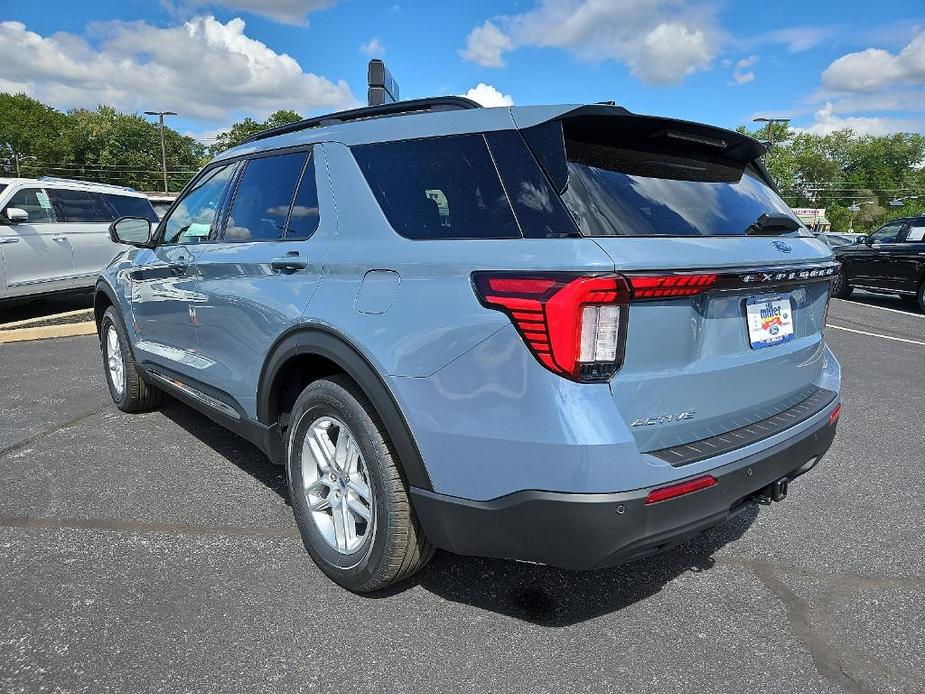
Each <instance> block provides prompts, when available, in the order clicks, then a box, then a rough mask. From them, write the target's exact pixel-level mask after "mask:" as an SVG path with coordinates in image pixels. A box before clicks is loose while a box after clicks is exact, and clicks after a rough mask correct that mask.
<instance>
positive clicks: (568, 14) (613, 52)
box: [460, 0, 722, 84]
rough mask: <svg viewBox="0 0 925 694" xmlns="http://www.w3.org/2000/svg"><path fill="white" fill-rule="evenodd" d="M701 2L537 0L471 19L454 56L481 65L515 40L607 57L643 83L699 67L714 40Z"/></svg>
mask: <svg viewBox="0 0 925 694" xmlns="http://www.w3.org/2000/svg"><path fill="white" fill-rule="evenodd" d="M721 39H722V34H721V32H720V30H719V29H718V27H717V20H716V10H715V8H714V7H713V5H712V4H709V3H689V4H682V3H679V2H677V0H539V2H538V4H537V5H536V6H535V7H533V9H530V10H528V11H526V12H524V13H521V14H517V15H511V16H503V17H497V18H495V19H493V20H489V21H486V22H484V23H483V24H481V25H480V26H477V27H476V28H474V29H473V30H472V32H471V33H470V34H469V36H468V37H467V39H466V48H465V49H464V50H463V51H461V52H460V53H461V55H462V57H463V58H465V59H466V60H469V61H472V62H475V63H478V64H479V65H483V66H486V67H501V66H503V65H504V54H505V53H508V52H510V51H512V50H515V49H517V48H519V47H522V46H533V47H538V48H559V49H562V50H566V51H568V52H569V53H571V54H572V55H574V56H576V57H577V58H579V59H580V60H584V61H588V62H598V61H606V60H615V61H619V62H622V63H624V64H625V65H627V66H628V67H629V69H630V71H631V72H632V73H633V74H634V75H636V76H638V77H640V78H641V79H642V80H644V81H645V82H649V83H651V84H672V83H677V82H679V81H681V80H682V79H683V78H684V77H685V76H686V75H689V74H692V73H694V72H698V71H702V70H707V69H709V68H710V67H711V65H712V62H713V58H714V57H715V55H716V52H717V50H718V46H719V43H720V42H721Z"/></svg>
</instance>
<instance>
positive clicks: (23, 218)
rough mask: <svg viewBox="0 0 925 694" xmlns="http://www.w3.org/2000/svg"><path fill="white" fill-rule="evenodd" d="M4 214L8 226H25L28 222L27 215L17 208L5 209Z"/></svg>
mask: <svg viewBox="0 0 925 694" xmlns="http://www.w3.org/2000/svg"><path fill="white" fill-rule="evenodd" d="M4 214H5V215H6V219H5V221H7V222H9V223H10V224H25V223H26V222H28V221H29V213H28V212H26V211H25V210H22V209H20V208H18V207H7V208H6V212H5V213H4Z"/></svg>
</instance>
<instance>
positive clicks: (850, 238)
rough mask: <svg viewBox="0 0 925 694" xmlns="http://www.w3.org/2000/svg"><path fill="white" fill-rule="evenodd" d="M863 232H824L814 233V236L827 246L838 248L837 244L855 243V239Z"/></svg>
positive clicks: (848, 244)
mask: <svg viewBox="0 0 925 694" xmlns="http://www.w3.org/2000/svg"><path fill="white" fill-rule="evenodd" d="M862 236H864V234H837V233H830V232H825V233H822V234H816V238H817V239H819V240H820V241H822V242H823V243H824V244H825V245H827V246H828V247H829V248H838V247H839V246H850V245H851V244H853V243H857V240H858V239H859V238H860V237H862Z"/></svg>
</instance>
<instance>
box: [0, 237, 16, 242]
mask: <svg viewBox="0 0 925 694" xmlns="http://www.w3.org/2000/svg"><path fill="white" fill-rule="evenodd" d="M0 243H19V239H17V238H15V237H13V236H7V237H6V238H4V239H0Z"/></svg>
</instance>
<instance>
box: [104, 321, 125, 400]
mask: <svg viewBox="0 0 925 694" xmlns="http://www.w3.org/2000/svg"><path fill="white" fill-rule="evenodd" d="M106 366H107V367H108V368H109V380H110V381H111V382H112V387H113V388H114V389H115V391H116V394H117V395H122V391H123V390H124V388H125V364H124V362H123V360H122V348H121V346H120V345H119V335H118V334H117V333H116V328H115V326H113V325H110V326H109V329H108V330H107V331H106Z"/></svg>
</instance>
